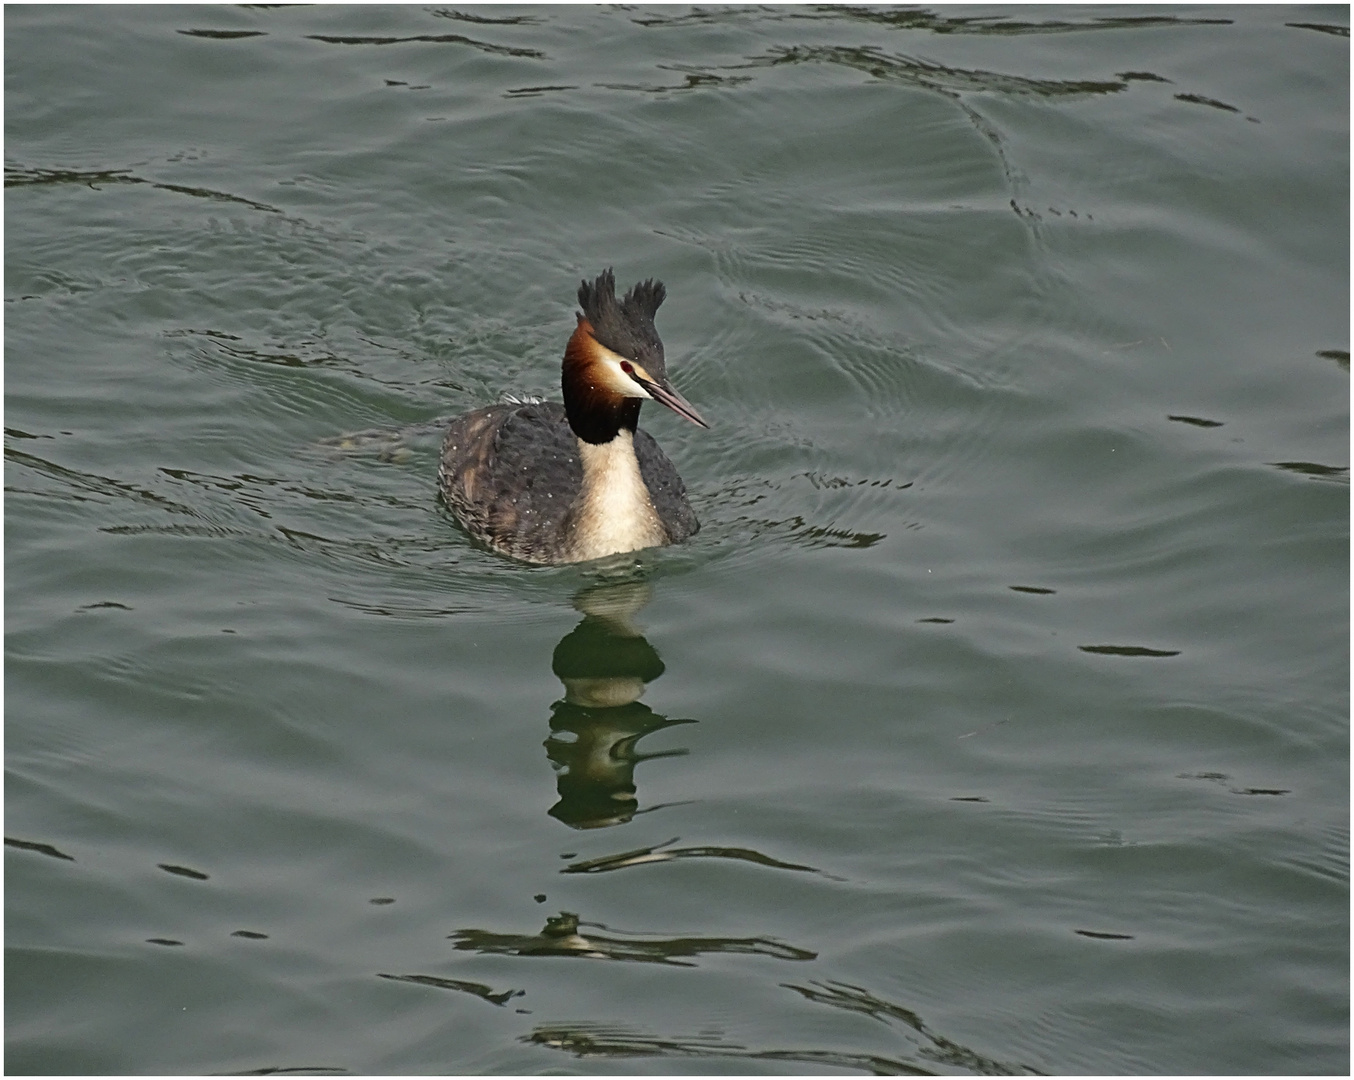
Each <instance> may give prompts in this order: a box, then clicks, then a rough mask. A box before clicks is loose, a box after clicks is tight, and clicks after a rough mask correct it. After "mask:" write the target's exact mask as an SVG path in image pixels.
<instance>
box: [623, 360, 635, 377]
mask: <svg viewBox="0 0 1354 1080" xmlns="http://www.w3.org/2000/svg"><path fill="white" fill-rule="evenodd" d="M621 370H622V371H623V372H625V373H626V374H627V375H633V374H634V373H635V369H634V368H633V367H632V366H631V365H630V361H629V360H622V361H621Z"/></svg>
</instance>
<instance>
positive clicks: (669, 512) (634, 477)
mask: <svg viewBox="0 0 1354 1080" xmlns="http://www.w3.org/2000/svg"><path fill="white" fill-rule="evenodd" d="M666 296H667V290H666V289H665V288H664V287H663V283H662V282H661V281H655V280H653V279H650V280H648V281H641V282H639V283H638V284H637V285H635V286H634V287H633V288H632V289H631V290H630V291H629V292H627V293H626V294H625V296H624V297H622V298H621V299H620V300H617V299H616V278H615V275H614V274H613V273H612V271H611V270H609V269H608V270H604V271H603V272H602V273H601V274H599V275H598V276H597V278H596V279H595V280H594V281H591V282H589V281H584V282H582V284H581V285H580V286H579V289H578V306H579V307H580V308H582V309H583V310H582V311H581V312H579V313H578V314H577V319H578V326H577V327H576V328H575V330H574V332H573V335H572V336H571V337H570V338H569V343H568V345H567V346H565V349H564V363H563V370H562V379H561V382H562V387H563V391H564V403H563V404H562V405H561V404H559V403H558V402H541V401H531V402H520V401H513V402H509V403H506V404H499V405H489V406H487V407H485V408H482V409H476V410H475V411H474V412H470V413H466V414H465V415H464V416H460V417H457V418H456V419H455V420H454V421H452V424H451V428H450V430H449V431H448V432H447V437H446V440H445V442H444V443H443V444H442V459H441V464H440V466H439V468H438V486H439V487H440V488H441V491H442V498H443V500H444V501H445V502H446V504H447V506H448V507H449V508H450V509H451V512H452V513H453V514H454V515H455V516H456V519H457V520H458V521H459V522H460V523H461V525H462V526H464V527H465V529H466V531H467V532H469V533H470V535H471V536H473V537H475V538H476V539H477V540H480V541H482V542H483V543H485V544H487V545H488V546H489V547H491V548H492V549H493V550H495V551H498V552H502V553H503V554H505V555H510V556H512V557H513V558H516V559H522V560H524V561H526V562H532V563H575V562H585V561H587V560H590V559H600V558H602V557H604V556H606V555H614V554H617V553H619V552H625V551H637V550H639V549H641V548H647V547H656V546H660V545H663V544H676V543H680V542H681V541H683V540H685V539H686V538H687V537H689V536H692V535H694V534H695V532H696V531H697V530H698V529H699V528H700V523H699V522H698V521H697V520H696V514H695V512H694V511H693V510H692V509H691V504H690V502H688V501H687V497H686V487H685V485H683V483H682V478H681V477H680V476H679V475H678V474H677V470H676V469H675V468H674V467H673V464H672V462H671V461H669V460H668V458H667V455H666V454H664V453H663V451H662V450H661V449H659V446H658V443H656V442H654V440H653V437H652V436H651V435H649V434H648V433H647V432H644V431H640V430H639V410H640V406H641V405H642V404H643V403H644V402H645V401H657V402H658V403H660V404H662V405H666V406H667V407H668V408H669V409H671V410H672V411H673V412H675V413H676V414H677V415H678V416H681V417H685V418H686V419H687V420H690V421H691V422H692V423H693V424H699V425H700V426H701V427H703V428H708V427H709V426H710V425H709V424H707V423H706V422H705V421H704V420H703V419H701V417H700V414H699V413H697V412H696V410H695V409H694V408H692V406H691V404H690V402H688V401H687V400H686V398H684V397H682V395H681V394H679V393H678V392H677V391H676V390H675V389H674V388H673V386H672V383H671V382H669V381H668V375H667V369H666V366H665V365H664V362H663V342H662V341H661V340H660V339H659V337H658V331H657V330H656V329H655V328H654V315H655V314H656V313H657V311H658V306H659V305H660V304H661V303H662V302H663V300H664V298H665V297H666Z"/></svg>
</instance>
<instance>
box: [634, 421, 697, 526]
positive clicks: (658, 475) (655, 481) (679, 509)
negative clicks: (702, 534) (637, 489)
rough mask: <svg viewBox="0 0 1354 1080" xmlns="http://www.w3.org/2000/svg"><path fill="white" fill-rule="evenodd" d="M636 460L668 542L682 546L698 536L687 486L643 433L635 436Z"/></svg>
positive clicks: (645, 433)
mask: <svg viewBox="0 0 1354 1080" xmlns="http://www.w3.org/2000/svg"><path fill="white" fill-rule="evenodd" d="M635 457H637V458H638V459H639V475H640V476H642V477H643V478H644V485H645V486H646V487H647V488H648V489H649V498H650V499H651V500H653V505H654V509H655V510H657V511H658V517H659V520H661V521H662V522H663V525H664V527H665V528H666V529H667V530H668V540H669V541H670V542H671V543H674V544H680V543H681V542H682V541H683V540H685V539H686V538H687V537H689V536H695V535H696V533H697V532H699V531H700V527H701V523H700V522H699V521H697V520H696V512H695V511H694V510H692V509H691V503H690V502H688V501H687V497H686V485H685V484H683V483H682V478H681V477H680V476H678V475H677V469H676V467H675V466H674V465H673V464H672V462H671V461H669V460H668V455H667V454H665V453H663V449H662V447H660V446H659V445H658V443H656V442H655V441H654V437H653V436H652V435H650V434H649V433H648V432H647V431H644V430H642V429H641V430H639V431H636V432H635Z"/></svg>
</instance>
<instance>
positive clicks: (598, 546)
mask: <svg viewBox="0 0 1354 1080" xmlns="http://www.w3.org/2000/svg"><path fill="white" fill-rule="evenodd" d="M578 454H579V457H581V458H582V459H583V489H582V491H581V492H580V493H579V497H578V502H577V503H576V504H575V506H574V513H573V539H572V542H571V545H570V551H571V554H572V556H573V559H574V561H575V562H584V561H586V560H588V559H600V558H602V557H603V556H604V555H614V554H616V553H617V552H621V551H637V550H638V549H640V548H646V547H654V546H655V545H658V544H666V543H667V542H668V534H667V530H666V529H664V528H663V523H662V522H661V521H660V520H659V519H658V512H657V511H656V510H654V506H653V501H652V500H651V499H650V498H649V489H648V488H647V487H646V486H645V484H644V478H643V477H642V476H640V473H639V459H638V458H637V457H635V439H634V433H633V432H630V431H626V430H624V429H622V430H621V431H619V432H617V434H616V437H615V438H614V439H612V440H611V441H610V442H608V443H602V444H600V445H597V444H594V443H589V442H584V441H583V440H582V439H579V440H578Z"/></svg>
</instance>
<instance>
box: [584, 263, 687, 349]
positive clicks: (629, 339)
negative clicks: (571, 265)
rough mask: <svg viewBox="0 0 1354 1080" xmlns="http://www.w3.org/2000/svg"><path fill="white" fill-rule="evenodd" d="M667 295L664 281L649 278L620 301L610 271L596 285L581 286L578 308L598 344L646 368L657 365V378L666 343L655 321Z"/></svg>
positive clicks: (592, 282)
mask: <svg viewBox="0 0 1354 1080" xmlns="http://www.w3.org/2000/svg"><path fill="white" fill-rule="evenodd" d="M667 295H668V290H667V289H666V288H665V287H664V286H663V283H662V282H661V281H656V280H654V279H653V278H649V279H648V280H647V281H641V282H639V283H638V284H637V285H635V286H634V287H633V288H631V290H630V291H629V292H628V293H626V294H625V296H624V297H623V298H622V299H621V300H619V301H618V300H617V299H616V275H615V274H614V273H613V272H612V270H611V268H610V267H608V268H607V269H605V270H603V271H602V272H601V273H600V274H598V275H597V278H596V280H595V281H584V282H582V283H581V284H580V285H579V286H578V305H579V307H581V308H582V309H583V315H584V317H585V318H586V319H587V320H588V322H589V323H591V324H592V330H593V335H594V336H595V337H596V338H597V340H598V341H600V342H601V343H602V344H603V345H605V346H606V347H607V348H608V349H610V350H611V351H612V352H616V353H620V354H621V355H622V356H627V357H629V358H631V359H633V360H639V361H641V362H642V363H644V364H645V366H650V367H651V366H653V365H656V366H657V367H658V369H659V371H658V372H654V374H661V373H662V367H663V342H662V340H661V339H660V338H659V336H658V330H657V329H656V328H655V327H654V324H653V320H654V316H655V315H656V314H657V313H658V307H659V305H660V304H662V303H663V300H664V299H665V298H666V297H667Z"/></svg>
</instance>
